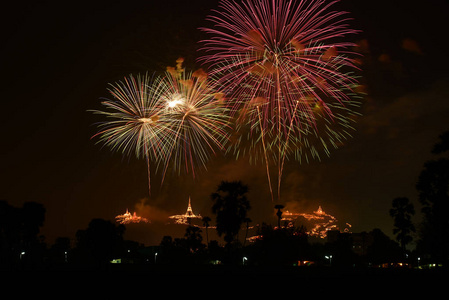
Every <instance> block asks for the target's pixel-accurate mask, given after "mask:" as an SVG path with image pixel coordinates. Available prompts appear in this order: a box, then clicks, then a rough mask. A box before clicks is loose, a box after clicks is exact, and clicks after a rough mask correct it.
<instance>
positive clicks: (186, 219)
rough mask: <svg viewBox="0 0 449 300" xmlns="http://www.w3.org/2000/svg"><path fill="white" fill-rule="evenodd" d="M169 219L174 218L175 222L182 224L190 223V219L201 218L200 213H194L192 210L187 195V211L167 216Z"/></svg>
mask: <svg viewBox="0 0 449 300" xmlns="http://www.w3.org/2000/svg"><path fill="white" fill-rule="evenodd" d="M169 218H170V219H173V220H175V223H176V224H184V225H190V224H191V221H192V219H201V215H199V214H198V215H195V214H194V213H193V210H192V205H191V203H190V197H189V204H188V206H187V211H186V213H185V214H182V215H173V216H170V217H169Z"/></svg>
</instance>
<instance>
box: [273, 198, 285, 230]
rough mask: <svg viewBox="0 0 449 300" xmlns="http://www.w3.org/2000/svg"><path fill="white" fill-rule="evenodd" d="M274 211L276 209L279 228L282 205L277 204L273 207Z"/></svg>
mask: <svg viewBox="0 0 449 300" xmlns="http://www.w3.org/2000/svg"><path fill="white" fill-rule="evenodd" d="M274 208H275V209H277V210H278V211H277V212H276V216H278V228H281V217H282V211H281V209H283V208H284V205H282V204H277V205H275V206H274Z"/></svg>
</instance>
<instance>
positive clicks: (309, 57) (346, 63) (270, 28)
mask: <svg viewBox="0 0 449 300" xmlns="http://www.w3.org/2000/svg"><path fill="white" fill-rule="evenodd" d="M335 2H337V1H334V2H332V3H329V4H326V1H322V0H321V1H299V2H298V3H296V2H295V1H288V0H258V1H257V0H246V1H243V3H242V4H241V5H239V4H237V3H235V2H233V1H228V0H223V1H222V2H221V4H220V9H221V10H220V11H216V15H215V16H210V18H209V20H211V21H212V22H213V23H215V26H214V27H213V28H203V30H204V31H205V32H207V33H209V34H210V35H211V38H210V39H206V40H203V41H202V43H204V47H203V50H206V51H207V52H206V54H205V55H204V56H202V57H201V60H202V61H204V62H205V63H209V64H210V65H211V67H212V68H211V69H212V71H211V73H212V74H213V75H215V76H217V77H218V78H219V80H220V81H221V82H222V83H225V84H226V85H227V86H228V87H229V88H231V89H232V91H233V99H234V100H235V103H234V104H235V106H234V112H237V111H239V112H242V111H243V114H244V116H245V117H250V121H252V122H255V123H257V122H259V117H258V114H255V113H253V114H252V115H251V112H254V111H255V110H257V109H255V108H256V107H259V108H260V110H261V114H262V117H261V120H262V123H263V126H264V128H265V129H269V128H270V124H271V126H273V125H274V126H278V125H279V124H281V125H284V126H283V127H284V128H283V129H284V130H285V129H286V128H288V127H289V126H290V124H296V125H298V122H299V123H303V122H304V120H305V119H306V120H307V121H309V122H311V123H314V118H313V116H312V115H313V107H315V105H316V104H318V105H320V106H322V107H323V108H324V109H325V110H326V111H327V113H328V114H329V115H330V116H332V112H331V110H330V108H329V107H327V105H326V98H328V97H332V98H333V99H338V100H339V101H345V100H349V97H348V96H347V92H346V91H345V90H348V89H351V88H352V86H354V84H356V80H355V79H354V76H353V73H352V72H350V71H351V70H350V69H352V68H355V64H354V63H353V59H352V58H350V56H352V54H353V53H352V52H351V51H350V50H349V49H350V48H351V47H353V46H354V44H353V43H350V42H345V41H341V39H342V38H343V37H344V36H346V35H347V34H352V33H355V32H356V31H355V30H352V29H350V28H349V27H348V25H346V23H345V22H346V21H347V19H345V18H342V16H344V15H345V13H344V12H336V11H329V9H330V7H331V6H332V4H334V3H335ZM298 110H299V111H300V112H298Z"/></svg>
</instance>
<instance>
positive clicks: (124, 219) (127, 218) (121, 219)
mask: <svg viewBox="0 0 449 300" xmlns="http://www.w3.org/2000/svg"><path fill="white" fill-rule="evenodd" d="M115 219H116V221H117V222H118V223H120V224H130V223H140V222H144V223H148V220H147V219H145V218H143V217H139V216H137V214H136V212H134V213H133V214H131V213H130V212H129V211H128V210H126V213H124V214H123V215H118V216H116V217H115Z"/></svg>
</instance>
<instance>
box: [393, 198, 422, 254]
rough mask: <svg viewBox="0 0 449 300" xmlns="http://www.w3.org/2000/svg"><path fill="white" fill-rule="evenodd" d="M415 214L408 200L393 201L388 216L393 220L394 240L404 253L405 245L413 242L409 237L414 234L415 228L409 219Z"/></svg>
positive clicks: (396, 199)
mask: <svg viewBox="0 0 449 300" xmlns="http://www.w3.org/2000/svg"><path fill="white" fill-rule="evenodd" d="M414 214H415V208H414V207H413V204H412V203H410V200H409V199H408V198H406V197H398V198H395V199H393V202H392V208H391V209H390V216H391V217H392V218H393V219H394V227H395V228H394V229H393V233H394V234H397V236H396V240H397V241H398V242H399V243H400V244H401V248H402V250H403V251H404V253H405V251H406V245H407V244H408V243H410V242H411V241H412V240H413V237H412V236H411V235H410V234H411V233H412V232H415V231H416V230H415V226H414V225H413V223H412V221H411V217H412V216H413V215H414Z"/></svg>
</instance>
